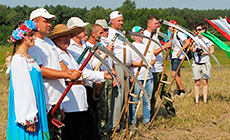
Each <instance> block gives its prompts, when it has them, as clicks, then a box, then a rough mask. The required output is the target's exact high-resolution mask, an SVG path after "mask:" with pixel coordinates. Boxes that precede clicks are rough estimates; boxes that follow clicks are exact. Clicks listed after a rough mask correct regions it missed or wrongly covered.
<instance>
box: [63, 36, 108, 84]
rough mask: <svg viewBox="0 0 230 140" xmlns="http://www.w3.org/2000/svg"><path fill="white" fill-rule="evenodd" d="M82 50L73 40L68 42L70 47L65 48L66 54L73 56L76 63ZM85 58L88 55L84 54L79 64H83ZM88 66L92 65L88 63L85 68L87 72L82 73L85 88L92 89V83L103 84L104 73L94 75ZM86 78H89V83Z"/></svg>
mask: <svg viewBox="0 0 230 140" xmlns="http://www.w3.org/2000/svg"><path fill="white" fill-rule="evenodd" d="M85 46H86V45H85ZM83 49H84V48H82V47H80V46H79V45H78V44H77V43H76V42H75V41H74V40H72V39H71V40H70V45H69V47H68V48H67V52H68V53H70V54H71V55H72V56H73V58H74V59H75V61H77V59H78V57H79V56H80V55H81V53H82V51H83ZM87 56H88V55H87V54H86V55H85V57H84V58H83V59H82V61H81V64H82V63H83V62H84V60H85V58H86V57H87ZM81 64H80V65H81ZM90 65H92V64H91V62H89V63H88V64H87V65H86V68H87V69H89V71H87V72H85V73H83V77H84V80H85V86H90V87H93V82H103V81H104V72H98V73H95V72H94V71H92V67H91V66H90ZM87 77H91V78H90V79H91V81H89V80H88V79H87ZM98 80H99V81H98Z"/></svg>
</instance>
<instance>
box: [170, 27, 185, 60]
mask: <svg viewBox="0 0 230 140" xmlns="http://www.w3.org/2000/svg"><path fill="white" fill-rule="evenodd" d="M177 36H178V38H179V39H180V42H179V40H178V39H177ZM185 39H187V37H186V36H185V35H184V34H183V33H182V32H179V31H176V32H175V33H174V34H173V39H172V41H174V42H175V43H176V44H177V46H180V47H181V48H182V47H183V46H184V44H185V42H184V40H185ZM177 46H174V50H173V52H172V59H175V58H177V53H178V52H179V50H180V49H179V48H178V47H177ZM183 57H184V53H183V52H181V53H180V55H179V58H178V59H183Z"/></svg>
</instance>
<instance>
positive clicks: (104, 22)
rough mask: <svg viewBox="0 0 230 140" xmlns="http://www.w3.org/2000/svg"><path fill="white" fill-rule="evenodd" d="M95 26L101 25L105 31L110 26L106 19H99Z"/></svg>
mask: <svg viewBox="0 0 230 140" xmlns="http://www.w3.org/2000/svg"><path fill="white" fill-rule="evenodd" d="M95 24H99V25H101V26H102V28H103V29H108V28H109V26H108V24H107V22H106V20H105V19H98V20H96V21H95Z"/></svg>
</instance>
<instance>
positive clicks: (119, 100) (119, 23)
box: [108, 11, 131, 131]
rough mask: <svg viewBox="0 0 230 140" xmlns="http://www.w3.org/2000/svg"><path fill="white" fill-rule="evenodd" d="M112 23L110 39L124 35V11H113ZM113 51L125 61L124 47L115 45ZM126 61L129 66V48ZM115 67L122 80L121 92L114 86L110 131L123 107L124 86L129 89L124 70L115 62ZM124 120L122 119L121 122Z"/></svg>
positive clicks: (111, 15) (120, 42)
mask: <svg viewBox="0 0 230 140" xmlns="http://www.w3.org/2000/svg"><path fill="white" fill-rule="evenodd" d="M110 23H111V27H110V28H109V34H108V39H110V40H111V39H112V38H113V37H114V35H115V34H116V33H118V34H120V35H122V36H123V33H122V32H121V29H122V27H123V23H124V22H123V15H122V13H121V12H119V11H113V12H112V13H111V14H110ZM115 42H116V43H119V44H123V42H122V41H120V40H118V39H117V40H116V41H115ZM113 53H114V55H115V56H116V57H117V58H118V59H119V60H120V61H121V62H123V63H124V59H123V55H124V53H123V47H121V46H118V45H114V49H113ZM125 63H126V65H127V66H130V65H131V52H130V51H129V50H126V62H125ZM114 68H115V70H116V72H117V75H118V77H119V78H120V81H121V93H120V92H118V88H117V86H116V87H113V90H112V96H111V104H110V110H111V114H110V118H109V123H108V131H112V130H113V129H114V128H115V126H116V123H117V121H118V118H119V116H120V113H121V109H122V106H123V104H124V89H125V87H124V86H127V87H128V89H129V80H127V85H124V70H123V69H122V68H121V67H120V66H119V65H117V64H116V63H114ZM122 120H123V119H122ZM122 122H123V121H121V124H122Z"/></svg>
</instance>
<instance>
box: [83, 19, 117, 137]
mask: <svg viewBox="0 0 230 140" xmlns="http://www.w3.org/2000/svg"><path fill="white" fill-rule="evenodd" d="M99 23H100V22H99ZM99 36H102V37H105V34H104V29H103V27H102V26H101V25H99V24H93V25H92V26H91V27H90V37H89V40H88V41H87V42H86V44H87V46H90V47H93V45H95V44H96V38H98V37H99ZM101 43H103V45H105V46H106V47H107V49H108V50H109V51H110V52H112V51H113V45H107V44H106V43H105V42H102V41H101ZM97 53H98V54H99V55H101V57H102V56H103V53H102V52H100V51H99V50H98V51H97ZM104 60H106V62H107V64H108V66H109V63H108V60H109V58H108V57H106V58H105V59H104ZM99 62H100V61H99V60H98V59H97V58H95V57H93V60H92V66H93V69H95V68H96V67H97V65H98V63H99ZM99 70H102V71H104V70H106V68H105V67H104V65H101V66H100V69H99ZM108 84H110V85H111V87H112V80H111V79H106V82H99V83H94V96H95V99H96V100H97V108H98V127H99V135H103V134H104V132H105V131H106V128H107V122H108V114H109V110H108V103H109V102H108V92H107V91H108V90H107V88H108ZM109 95H111V93H110V94H109ZM103 122H104V123H103Z"/></svg>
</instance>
